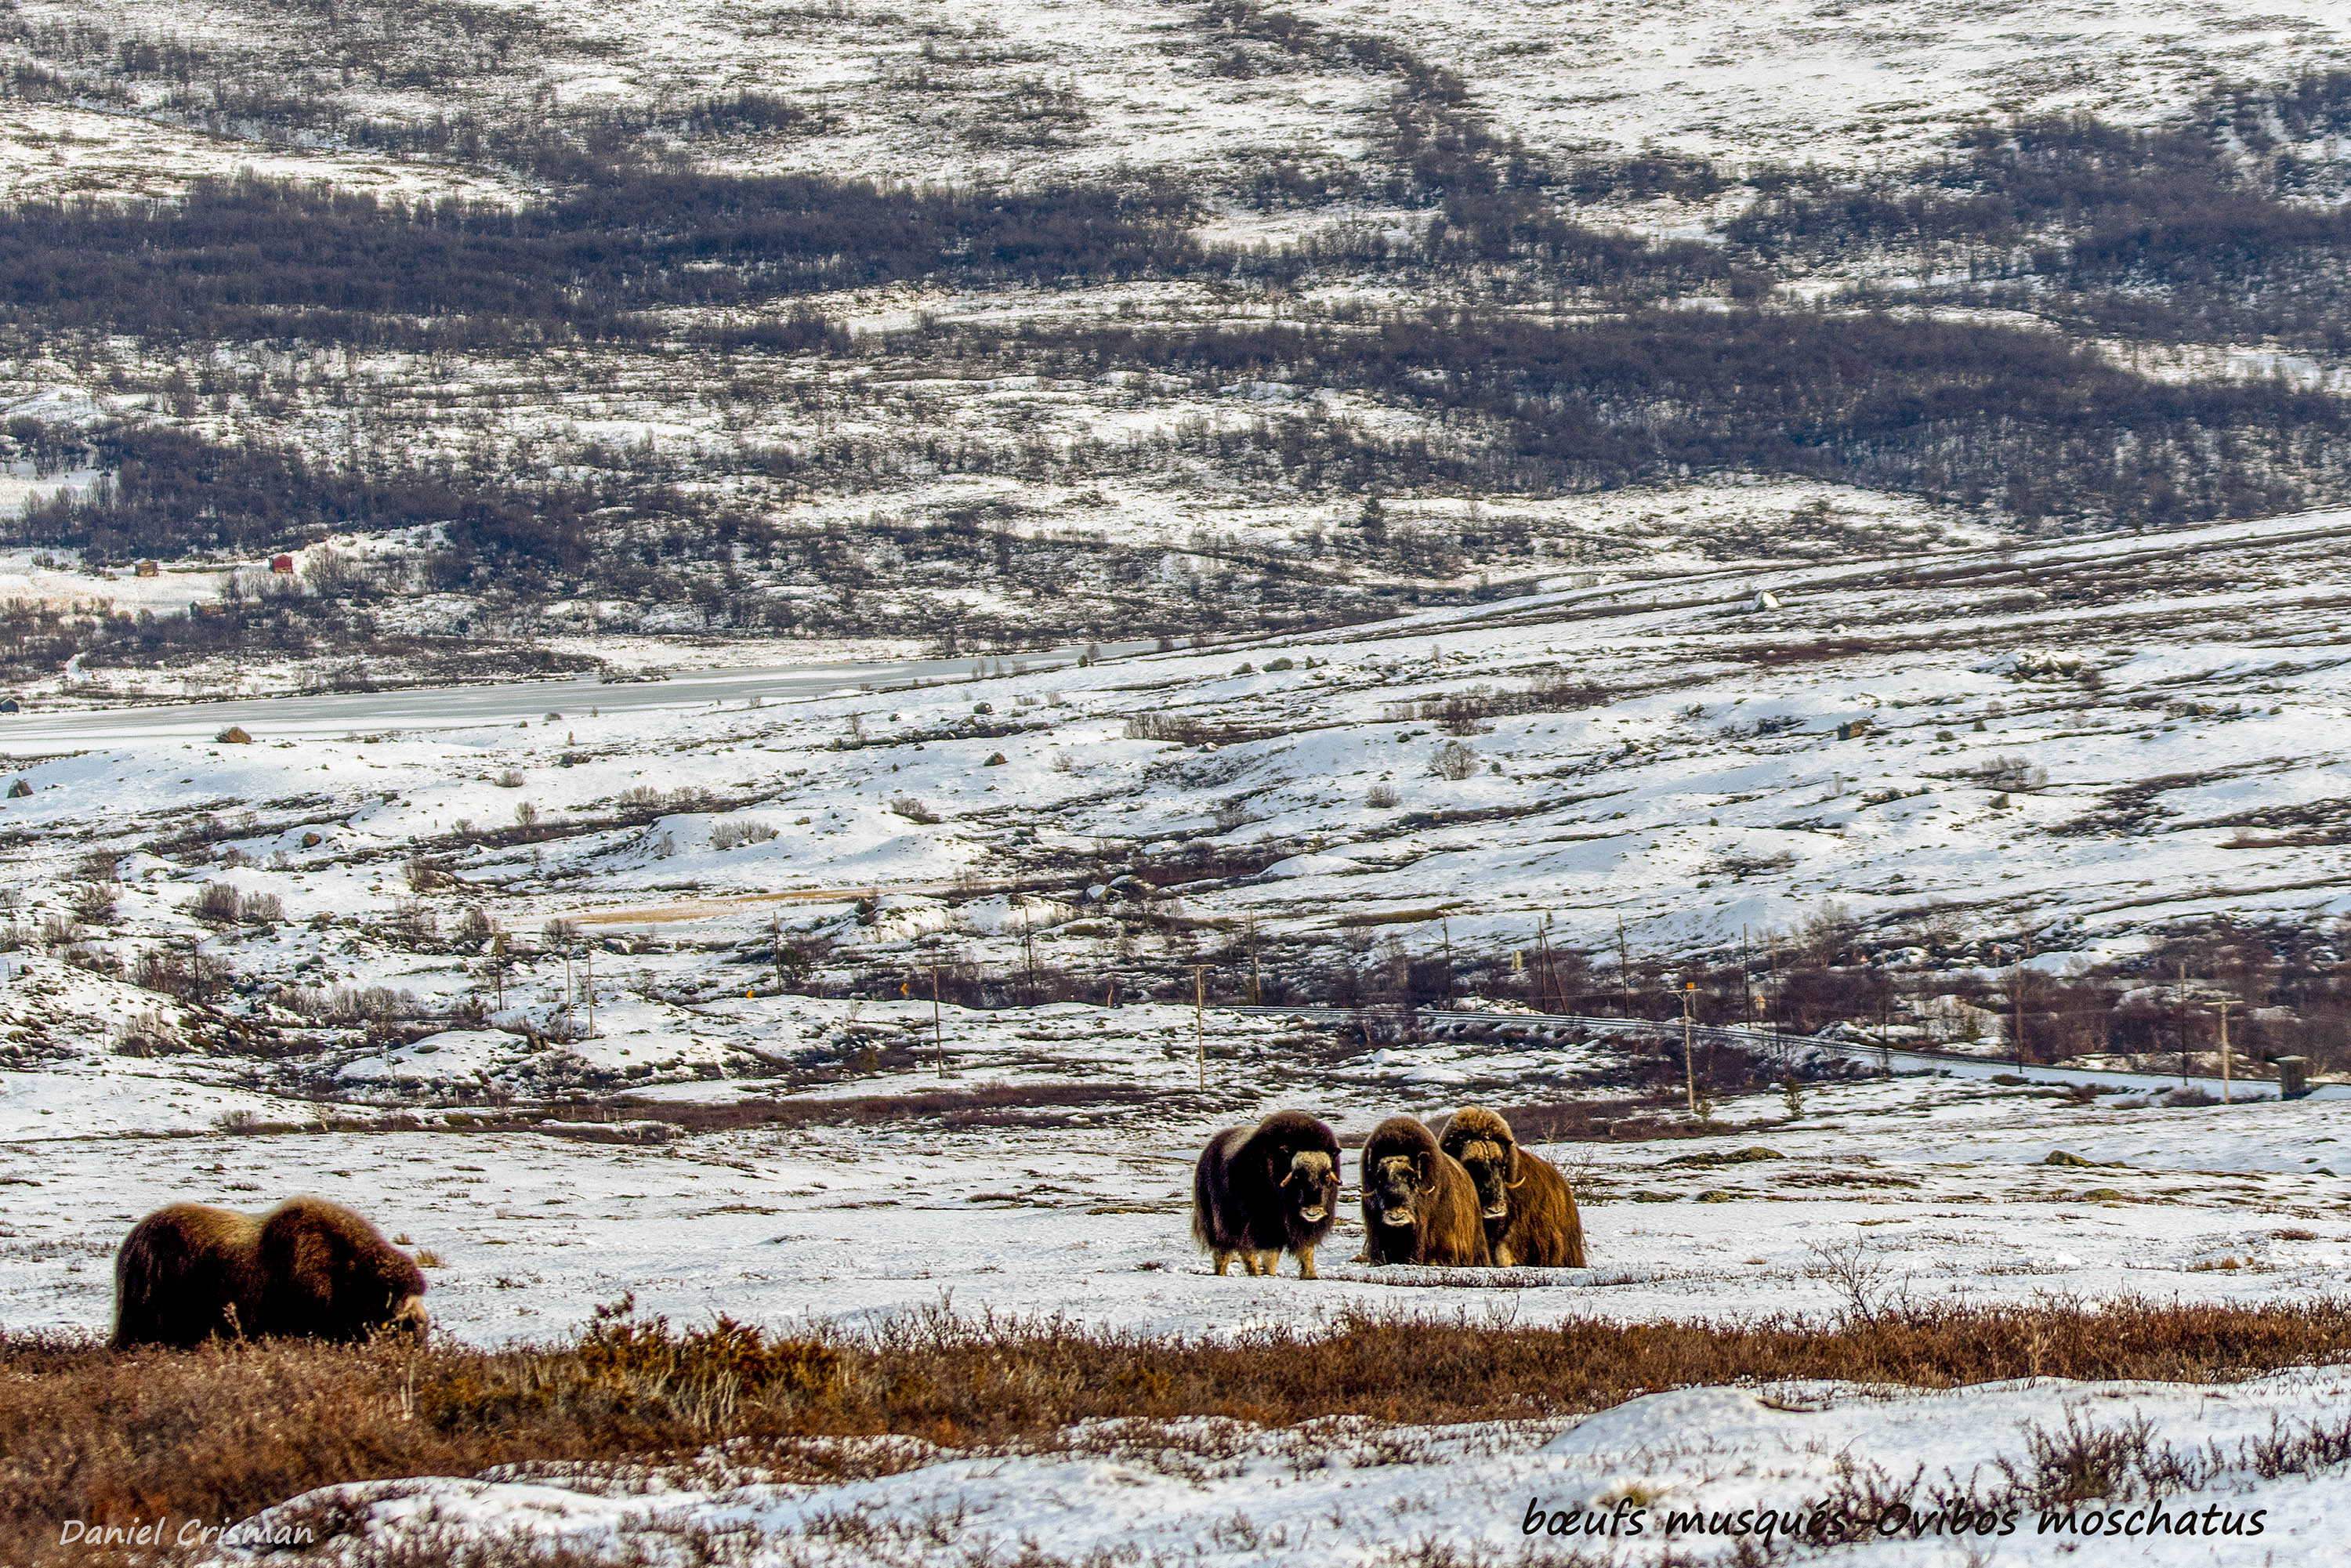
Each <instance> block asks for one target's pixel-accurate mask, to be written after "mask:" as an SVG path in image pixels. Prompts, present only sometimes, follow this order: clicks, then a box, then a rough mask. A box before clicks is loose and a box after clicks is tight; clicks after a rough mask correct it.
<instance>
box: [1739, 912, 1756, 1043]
mask: <svg viewBox="0 0 2351 1568" xmlns="http://www.w3.org/2000/svg"><path fill="white" fill-rule="evenodd" d="M1754 973H1755V972H1754V970H1753V969H1751V968H1750V967H1749V965H1748V957H1747V927H1746V926H1744V925H1741V926H1740V928H1739V1021H1740V1023H1742V1024H1744V1025H1746V1026H1747V1027H1748V1028H1749V1029H1753V1028H1754V1027H1755V980H1754Z"/></svg>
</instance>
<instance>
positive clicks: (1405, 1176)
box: [1363, 1116, 1489, 1268]
mask: <svg viewBox="0 0 2351 1568" xmlns="http://www.w3.org/2000/svg"><path fill="white" fill-rule="evenodd" d="M1363 1186H1364V1230H1365V1231H1366V1232H1367V1233H1368V1238H1369V1239H1367V1240H1366V1241H1365V1242H1364V1256H1365V1257H1366V1258H1367V1259H1368V1260H1370V1261H1372V1262H1374V1263H1430V1264H1437V1265H1439V1266H1449V1267H1455V1268H1459V1267H1464V1266H1472V1267H1474V1266H1479V1265H1482V1264H1484V1263H1485V1262H1486V1261H1487V1260H1488V1259H1489V1253H1488V1251H1487V1248H1486V1228H1485V1226H1484V1225H1483V1224H1482V1223H1481V1222H1480V1221H1479V1218H1478V1189H1477V1187H1476V1186H1472V1185H1471V1183H1470V1180H1469V1173H1468V1171H1465V1170H1463V1169H1462V1168H1461V1165H1460V1162H1459V1161H1458V1160H1456V1159H1455V1158H1454V1157H1453V1156H1452V1155H1448V1154H1447V1153H1446V1152H1445V1151H1444V1150H1443V1149H1441V1148H1439V1147H1437V1137H1436V1134H1432V1133H1431V1132H1430V1131H1429V1130H1428V1129H1427V1128H1426V1127H1425V1126H1423V1125H1421V1124H1420V1123H1419V1122H1418V1121H1416V1120H1415V1119H1414V1118H1412V1117H1410V1116H1390V1117H1389V1118H1388V1119H1387V1120H1386V1121H1384V1122H1382V1123H1381V1124H1379V1125H1378V1126H1377V1127H1374V1129H1373V1130H1372V1136H1371V1140H1370V1141H1369V1142H1368V1143H1366V1144H1364V1172H1363Z"/></svg>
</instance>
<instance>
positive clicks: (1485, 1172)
mask: <svg viewBox="0 0 2351 1568" xmlns="http://www.w3.org/2000/svg"><path fill="white" fill-rule="evenodd" d="M1457 1157H1458V1159H1459V1160H1460V1161H1461V1168H1462V1169H1464V1170H1466V1171H1468V1173H1469V1179H1470V1180H1471V1181H1472V1182H1474V1183H1476V1184H1477V1186H1478V1207H1479V1210H1480V1211H1481V1212H1483V1213H1484V1215H1485V1217H1486V1218H1489V1219H1503V1218H1508V1217H1509V1215H1510V1189H1511V1188H1512V1187H1514V1186H1518V1185H1519V1147H1518V1145H1516V1144H1497V1143H1493V1142H1491V1141H1489V1140H1488V1139H1484V1138H1479V1139H1478V1140H1476V1141H1475V1142H1473V1143H1470V1144H1468V1145H1464V1146H1463V1148H1462V1150H1461V1153H1460V1155H1458V1156H1457Z"/></svg>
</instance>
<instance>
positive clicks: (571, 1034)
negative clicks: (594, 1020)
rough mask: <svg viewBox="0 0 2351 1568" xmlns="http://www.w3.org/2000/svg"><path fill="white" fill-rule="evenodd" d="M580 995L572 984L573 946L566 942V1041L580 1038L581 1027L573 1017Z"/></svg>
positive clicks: (564, 983) (564, 1034)
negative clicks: (573, 1003) (572, 1008)
mask: <svg viewBox="0 0 2351 1568" xmlns="http://www.w3.org/2000/svg"><path fill="white" fill-rule="evenodd" d="M578 995H579V991H578V988H575V987H574V986H573V985H572V983H571V944H570V943H569V942H566V943H565V944H564V945H563V1038H564V1039H566V1040H578V1039H579V1038H580V1029H579V1025H578V1023H577V1021H576V1020H575V1019H573V1018H572V1016H571V1004H572V1002H573V1000H574V999H575V998H577V997H578Z"/></svg>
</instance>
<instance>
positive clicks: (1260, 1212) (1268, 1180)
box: [1192, 1111, 1339, 1280]
mask: <svg viewBox="0 0 2351 1568" xmlns="http://www.w3.org/2000/svg"><path fill="white" fill-rule="evenodd" d="M1338 1202H1339V1138H1338V1134H1335V1133H1333V1132H1332V1131H1331V1129H1330V1128H1329V1127H1327V1126H1325V1125H1323V1124H1322V1123H1321V1122H1318V1121H1316V1120H1315V1119H1314V1118H1313V1117H1311V1116H1310V1115H1308V1114H1307V1113H1305V1112H1303V1111H1276V1112H1275V1113H1273V1114H1272V1115H1270V1116H1268V1117H1267V1118H1266V1119H1265V1120H1264V1121H1262V1122H1259V1124H1257V1125H1256V1126H1254V1127H1228V1128H1226V1129H1225V1130H1224V1131H1223V1132H1221V1133H1218V1134H1217V1135H1216V1136H1215V1137H1213V1138H1210V1139H1209V1140H1208V1146H1207V1148H1205V1149H1203V1150H1201V1151H1200V1163H1199V1164H1198V1165H1196V1166H1194V1167H1193V1168H1192V1235H1193V1237H1194V1238H1195V1239H1197V1240H1198V1242H1199V1243H1200V1245H1201V1246H1203V1247H1205V1248H1207V1249H1208V1250H1209V1251H1210V1252H1212V1253H1214V1254H1215V1255H1216V1259H1217V1273H1219V1274H1221V1273H1223V1272H1224V1271H1225V1266H1226V1265H1227V1264H1228V1263H1230V1262H1231V1261H1232V1260H1233V1259H1234V1258H1235V1257H1236V1256H1238V1258H1239V1259H1240V1260H1241V1267H1242V1268H1244V1269H1246V1270H1249V1272H1250V1273H1251V1274H1270V1273H1272V1272H1273V1271H1274V1270H1275V1269H1276V1268H1277V1267H1279V1266H1280V1262H1281V1255H1282V1254H1283V1253H1284V1252H1294V1253H1296V1254H1297V1255H1298V1277H1299V1278H1300V1279H1301V1280H1311V1279H1314V1278H1315V1277H1316V1275H1315V1272H1314V1249H1316V1248H1317V1247H1320V1246H1321V1245H1322V1240H1323V1238H1325V1237H1327V1236H1329V1235H1330V1234H1331V1228H1332V1226H1334V1225H1336V1224H1337V1223H1338V1221H1339V1213H1338Z"/></svg>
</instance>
